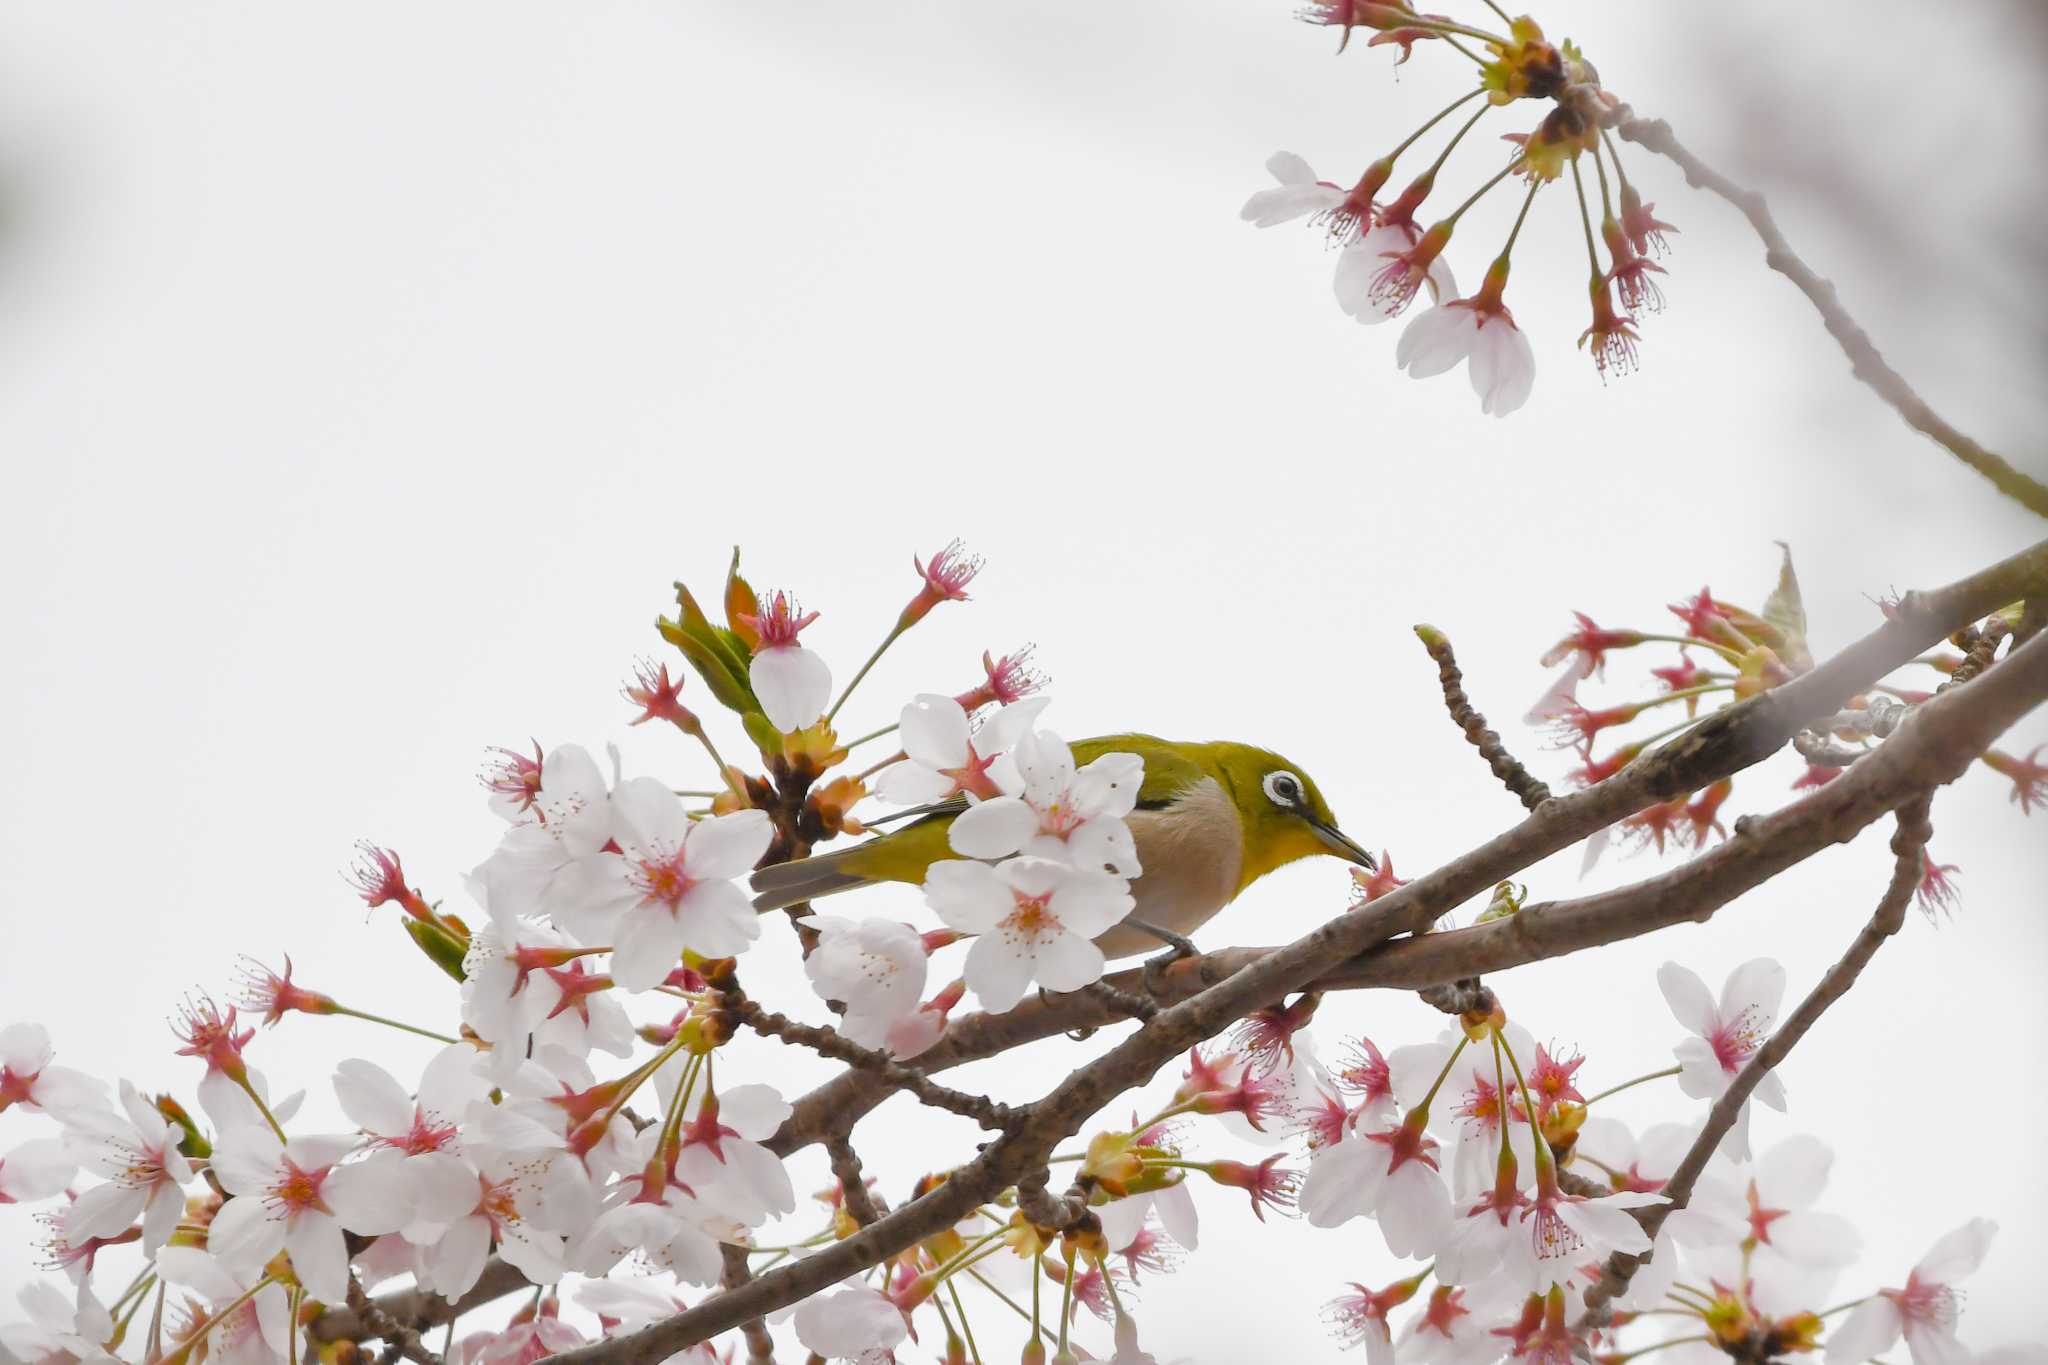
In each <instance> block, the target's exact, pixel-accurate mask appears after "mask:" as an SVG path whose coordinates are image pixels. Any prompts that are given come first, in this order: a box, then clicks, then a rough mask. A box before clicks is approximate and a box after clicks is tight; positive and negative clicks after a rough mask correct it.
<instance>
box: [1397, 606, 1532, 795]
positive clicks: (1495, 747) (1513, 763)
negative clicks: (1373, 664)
mask: <svg viewBox="0 0 2048 1365" xmlns="http://www.w3.org/2000/svg"><path fill="white" fill-rule="evenodd" d="M1415 634H1416V636H1417V637H1418V638H1419V639H1420V640H1421V641H1422V647H1423V648H1424V649H1426V650H1428V651H1429V657H1430V658H1432V659H1434V660H1436V674H1437V680H1438V681H1439V682H1440V683H1441V684H1442V685H1443V689H1444V707H1445V709H1447V710H1448V711H1449V712H1450V713H1451V720H1452V722H1453V723H1454V724H1456V725H1457V726H1458V728H1459V729H1461V730H1463V731H1464V732H1465V738H1466V739H1467V740H1468V741H1470V742H1471V744H1472V747H1473V748H1475V749H1477V750H1479V756H1480V757H1481V758H1484V759H1485V760H1486V765H1487V766H1488V767H1489V768H1492V769H1493V775H1494V776H1495V777H1497V778H1499V779H1500V780H1501V784H1502V785H1503V786H1505V787H1506V788H1507V789H1508V790H1509V791H1510V792H1512V793H1513V794H1514V795H1515V797H1516V799H1518V800H1519V801H1520V802H1521V803H1522V805H1523V806H1524V807H1525V808H1527V809H1529V810H1535V809H1536V808H1537V807H1538V806H1540V805H1542V804H1543V803H1544V802H1545V801H1548V800H1549V799H1550V788H1548V787H1546V786H1544V785H1543V783H1542V782H1541V781H1539V780H1538V779H1537V777H1536V775H1535V774H1534V773H1532V772H1530V771H1529V770H1528V769H1527V768H1525V767H1523V766H1522V763H1521V761H1520V760H1519V759H1517V758H1516V757H1515V756H1514V755H1513V754H1511V753H1509V752H1508V746H1507V745H1506V744H1505V743H1504V742H1502V740H1501V737H1500V736H1499V735H1498V734H1497V733H1495V732H1494V731H1492V730H1490V729H1488V728H1487V726H1486V717H1485V716H1482V715H1480V714H1479V712H1478V711H1477V710H1476V709H1475V708H1474V707H1473V705H1472V702H1471V700H1470V699H1469V698H1468V697H1466V695H1465V675H1464V674H1463V673H1461V672H1459V671H1458V659H1457V656H1456V655H1455V654H1453V653H1452V652H1451V642H1450V640H1449V639H1448V638H1447V637H1446V636H1445V635H1444V633H1443V632H1442V631H1440V630H1438V629H1437V628H1436V627H1435V626H1417V627H1416V628H1415Z"/></svg>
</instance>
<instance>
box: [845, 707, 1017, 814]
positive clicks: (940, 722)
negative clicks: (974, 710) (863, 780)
mask: <svg viewBox="0 0 2048 1365" xmlns="http://www.w3.org/2000/svg"><path fill="white" fill-rule="evenodd" d="M1046 705H1047V699H1046V698H1044V697H1030V698H1026V699H1025V700H1023V701H1020V702H1017V703H1016V704H1014V705H1011V706H1005V707H1004V708H1003V709H1002V710H1000V711H997V712H996V713H995V714H994V715H992V716H990V717H989V719H988V720H987V722H985V723H984V724H983V725H982V726H981V728H980V729H975V728H973V727H972V726H971V725H970V724H969V723H968V719H967V712H966V710H965V709H964V708H963V707H962V706H961V705H960V703H959V702H957V701H955V700H954V699H953V698H951V697H943V696H939V695H937V694H936V693H924V694H922V695H920V696H918V697H916V698H914V699H913V700H912V701H911V703H910V704H909V705H908V706H905V707H904V708H903V711H902V714H901V715H900V716H899V717H898V720H897V724H898V727H899V730H900V734H901V737H902V741H903V754H904V757H903V759H902V760H901V761H900V762H897V763H892V764H890V765H889V766H888V767H887V768H884V769H883V770H882V775H881V778H880V781H879V785H878V786H877V788H876V794H877V795H878V796H880V797H881V798H882V799H883V800H884V801H888V802H890V803H892V804H895V805H900V806H922V805H927V804H930V803H932V802H935V801H944V800H946V799H947V798H948V797H952V796H958V795H960V794H962V793H965V794H966V795H967V796H969V797H970V798H987V797H991V796H1001V795H1002V794H1003V793H1002V789H1001V788H999V787H998V786H996V783H995V778H994V776H993V774H992V773H991V772H990V771H989V770H990V768H991V767H992V766H993V765H994V763H995V761H996V759H997V758H999V757H1001V756H1002V754H1003V753H1004V752H1005V751H1007V750H1008V749H1009V748H1010V746H1011V745H1013V744H1015V743H1016V742H1017V741H1018V740H1019V739H1021V738H1022V737H1023V736H1024V735H1025V733H1027V732H1028V731H1029V730H1030V729H1031V727H1032V725H1033V724H1034V723H1035V722H1036V721H1037V719H1038V713H1039V712H1041V711H1043V710H1044V709H1045V707H1046Z"/></svg>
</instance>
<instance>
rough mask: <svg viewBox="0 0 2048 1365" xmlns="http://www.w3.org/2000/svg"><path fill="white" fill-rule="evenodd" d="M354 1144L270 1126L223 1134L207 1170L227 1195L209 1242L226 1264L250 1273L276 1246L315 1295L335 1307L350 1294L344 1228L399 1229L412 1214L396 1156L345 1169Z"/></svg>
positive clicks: (349, 1140) (373, 1231) (372, 1232)
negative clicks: (279, 1132) (282, 1135)
mask: <svg viewBox="0 0 2048 1365" xmlns="http://www.w3.org/2000/svg"><path fill="white" fill-rule="evenodd" d="M355 1145H356V1143H355V1140H354V1139H352V1138H341V1137H299V1138H293V1139H292V1140H291V1141H290V1142H288V1143H284V1142H279V1141H278V1140H277V1136H276V1134H274V1133H272V1132H271V1131H270V1130H269V1129H268V1128H258V1127H253V1126H251V1127H243V1128H236V1129H231V1130H229V1131H228V1132H226V1133H223V1134H222V1135H221V1138H220V1141H219V1142H218V1144H216V1146H215V1148H214V1153H213V1171H214V1174H215V1175H216V1176H218V1177H219V1179H220V1183H221V1185H222V1187H223V1188H225V1189H226V1190H227V1192H228V1193H229V1194H230V1195H232V1196H234V1197H233V1198H230V1199H229V1200H228V1201H227V1203H225V1204H223V1205H222V1206H221V1210H220V1212H219V1213H218V1214H216V1215H214V1219H213V1225H212V1227H211V1229H210V1231H209V1233H208V1245H209V1246H210V1247H211V1248H212V1249H213V1251H214V1252H215V1254H217V1255H218V1256H219V1257H220V1259H221V1261H222V1263H223V1264H225V1265H226V1266H228V1268H229V1269H231V1270H234V1271H237V1272H240V1273H254V1272H256V1271H258V1270H260V1268H261V1267H262V1266H263V1265H264V1264H265V1263H266V1262H268V1261H269V1260H270V1258H271V1257H273V1256H275V1255H276V1254H277V1253H278V1252H279V1251H287V1252H289V1253H290V1254H291V1258H292V1269H293V1272H294V1273H295V1274H296V1275H297V1276H298V1277H299V1281H300V1283H302V1284H304V1285H305V1286H306V1288H307V1290H308V1291H310V1292H311V1293H312V1294H313V1295H314V1297H316V1298H319V1299H323V1300H325V1301H327V1302H329V1303H339V1302H341V1301H342V1300H343V1299H344V1298H346V1297H347V1293H348V1248H347V1245H346V1244H345V1241H344V1239H343V1235H342V1234H343V1233H344V1232H356V1233H363V1234H366V1235H375V1234H378V1233H384V1232H396V1231H397V1230H398V1229H399V1227H401V1226H402V1225H403V1224H404V1223H405V1221H406V1219H407V1217H408V1215H409V1213H410V1209H409V1207H408V1205H409V1195H410V1190H409V1188H408V1182H407V1181H406V1180H405V1178H404V1176H403V1174H402V1167H403V1164H404V1163H403V1159H402V1158H401V1157H399V1155H398V1154H397V1153H396V1152H388V1151H387V1152H380V1153H376V1154H374V1155H372V1156H370V1157H369V1158H368V1159H366V1160H363V1161H359V1162H355V1163H352V1164H348V1165H344V1164H343V1158H344V1157H345V1156H347V1155H348V1153H349V1152H350V1151H351V1150H352V1149H353V1148H354V1147H355Z"/></svg>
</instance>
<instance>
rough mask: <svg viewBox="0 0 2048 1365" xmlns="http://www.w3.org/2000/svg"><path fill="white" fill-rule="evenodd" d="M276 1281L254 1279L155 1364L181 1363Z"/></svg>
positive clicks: (296, 1328)
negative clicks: (246, 1304)
mask: <svg viewBox="0 0 2048 1365" xmlns="http://www.w3.org/2000/svg"><path fill="white" fill-rule="evenodd" d="M264 1112H265V1113H268V1112H269V1111H268V1110H265V1111H264ZM276 1283H277V1279H276V1277H275V1276H272V1275H265V1276H264V1277H263V1278H262V1279H260V1280H258V1281H256V1283H254V1284H252V1285H250V1286H249V1287H248V1288H247V1289H244V1290H243V1291H242V1292H241V1293H240V1294H237V1295H236V1296H235V1297H234V1298H232V1299H230V1300H228V1302H227V1303H225V1304H223V1305H222V1306H221V1307H220V1308H219V1309H217V1310H215V1312H214V1314H213V1316H211V1317H209V1318H207V1319H206V1320H205V1321H203V1322H201V1323H200V1324H199V1325H198V1326H197V1327H195V1328H193V1329H192V1330H191V1331H190V1332H188V1333H186V1335H185V1338H184V1339H183V1340H182V1341H180V1342H179V1343H178V1344H177V1345H175V1346H173V1347H172V1348H171V1349H170V1350H168V1351H166V1352H165V1353H164V1354H163V1356H162V1357H161V1359H159V1360H158V1361H157V1365H182V1362H183V1361H184V1359H185V1358H186V1357H188V1356H190V1355H191V1353H192V1348H193V1347H195V1346H197V1345H198V1344H199V1343H200V1342H201V1341H203V1340H205V1339H206V1334H207V1333H208V1332H211V1331H212V1330H213V1329H214V1328H216V1327H218V1326H219V1325H220V1324H221V1323H222V1322H224V1321H225V1320H226V1319H227V1318H228V1316H229V1315H230V1314H232V1313H234V1311H235V1310H236V1309H238V1308H240V1307H241V1306H242V1305H243V1304H245V1303H247V1302H248V1301H249V1300H251V1299H253V1298H255V1297H256V1295H257V1292H258V1291H260V1290H263V1289H266V1288H268V1287H269V1286H271V1285H273V1284H276ZM292 1331H293V1332H294V1334H296V1333H297V1331H298V1324H297V1323H294V1324H292Z"/></svg>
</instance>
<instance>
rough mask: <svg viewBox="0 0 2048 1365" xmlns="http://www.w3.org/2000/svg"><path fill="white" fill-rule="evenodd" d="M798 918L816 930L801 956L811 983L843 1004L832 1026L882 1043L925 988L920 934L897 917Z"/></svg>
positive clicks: (867, 1042) (864, 1041)
mask: <svg viewBox="0 0 2048 1365" xmlns="http://www.w3.org/2000/svg"><path fill="white" fill-rule="evenodd" d="M798 922H799V923H800V924H802V925H804V926H805V927H806V928H810V929H815V930H816V931H817V933H818V943H817V946H816V947H815V948H813V949H812V950H811V954H810V956H809V957H807V958H805V959H804V972H805V974H806V975H807V976H809V977H810V979H811V985H812V986H813V987H814V988H816V990H817V992H818V995H819V996H820V997H821V998H822V999H826V1000H838V1001H840V1002H842V1003H843V1004H844V1005H845V1006H846V1010H845V1012H844V1013H842V1014H841V1015H840V1016H839V1021H838V1023H837V1024H836V1025H835V1026H834V1027H836V1028H837V1029H838V1030H839V1032H840V1033H841V1034H843V1035H844V1036H846V1037H847V1038H850V1039H852V1040H853V1041H854V1042H856V1043H859V1044H860V1045H861V1046H863V1047H881V1046H883V1044H884V1043H885V1042H887V1040H888V1038H889V1035H890V1031H891V1030H892V1029H893V1028H894V1027H895V1026H896V1025H897V1024H898V1023H899V1022H900V1021H902V1020H903V1019H905V1018H906V1017H907V1016H909V1015H911V1014H913V1013H915V1012H916V1011H917V1008H918V998H919V997H920V996H921V995H923V993H924V979H925V968H926V965H927V964H928V962H929V960H930V954H929V953H928V952H927V951H926V950H925V942H924V935H922V934H920V933H919V932H918V931H917V930H916V929H914V928H912V927H911V926H910V925H908V924H905V923H903V922H902V921H900V920H889V919H879V918H871V919H863V920H850V919H846V918H844V917H842V916H839V915H807V916H805V917H804V918H803V919H802V920H800V921H798Z"/></svg>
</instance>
